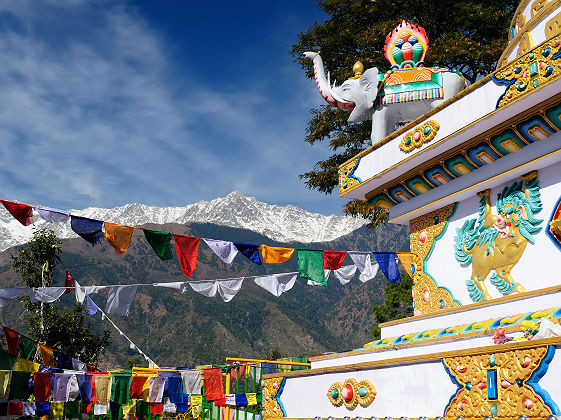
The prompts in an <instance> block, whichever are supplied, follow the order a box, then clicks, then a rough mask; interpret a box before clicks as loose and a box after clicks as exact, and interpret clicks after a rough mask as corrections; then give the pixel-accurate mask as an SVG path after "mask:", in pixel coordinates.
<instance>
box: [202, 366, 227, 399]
mask: <svg viewBox="0 0 561 420" xmlns="http://www.w3.org/2000/svg"><path fill="white" fill-rule="evenodd" d="M203 379H204V381H205V398H206V399H207V401H214V400H218V399H221V398H224V386H223V384H222V369H220V368H212V369H205V370H203Z"/></svg>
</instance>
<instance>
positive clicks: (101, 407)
mask: <svg viewBox="0 0 561 420" xmlns="http://www.w3.org/2000/svg"><path fill="white" fill-rule="evenodd" d="M107 409H108V407H107V404H102V403H98V402H96V403H94V410H93V414H94V416H104V415H106V414H107Z"/></svg>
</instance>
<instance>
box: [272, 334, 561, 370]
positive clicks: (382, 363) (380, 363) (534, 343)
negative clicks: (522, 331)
mask: <svg viewBox="0 0 561 420" xmlns="http://www.w3.org/2000/svg"><path fill="white" fill-rule="evenodd" d="M560 344H561V337H552V338H544V339H542V340H530V341H511V342H508V343H505V344H501V345H493V346H482V347H475V348H470V349H463V350H451V351H444V352H436V353H429V354H421V355H414V356H405V357H396V358H391V359H385V360H374V361H370V362H361V363H352V364H348V365H342V366H328V367H323V368H315V369H308V370H300V371H295V372H284V373H271V374H268V375H263V378H264V379H270V378H279V377H283V376H284V377H289V376H314V375H321V374H325V373H339V372H351V371H357V370H366V369H373V368H380V367H389V366H391V365H400V366H402V365H404V364H412V363H415V362H423V361H433V360H434V361H436V360H438V359H442V358H445V357H458V356H473V355H478V354H485V353H495V352H497V351H511V350H520V349H528V348H534V347H540V346H549V345H560Z"/></svg>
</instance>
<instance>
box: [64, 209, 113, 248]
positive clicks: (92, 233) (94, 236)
mask: <svg viewBox="0 0 561 420" xmlns="http://www.w3.org/2000/svg"><path fill="white" fill-rule="evenodd" d="M70 227H71V228H72V230H73V231H74V232H76V233H77V234H78V235H80V236H81V237H82V238H83V239H85V240H86V241H88V242H89V243H90V244H92V245H95V244H96V243H98V242H100V241H101V239H102V238H103V237H104V236H105V234H104V233H103V232H102V230H101V229H102V227H103V222H102V221H101V220H93V219H88V218H86V217H79V216H74V215H72V216H71V217H70Z"/></svg>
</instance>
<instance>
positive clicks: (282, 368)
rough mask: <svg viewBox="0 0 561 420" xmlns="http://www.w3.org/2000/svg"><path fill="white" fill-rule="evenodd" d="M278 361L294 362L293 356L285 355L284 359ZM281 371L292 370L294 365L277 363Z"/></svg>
mask: <svg viewBox="0 0 561 420" xmlns="http://www.w3.org/2000/svg"><path fill="white" fill-rule="evenodd" d="M277 362H292V357H283V358H282V359H277ZM277 366H278V368H279V372H290V370H291V369H292V365H281V364H278V365H277Z"/></svg>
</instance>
